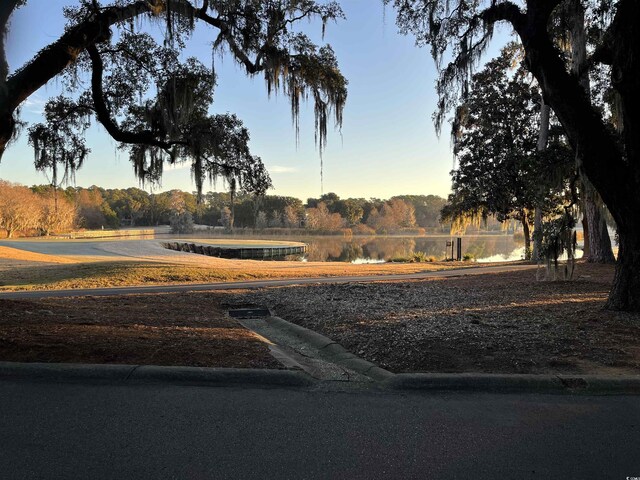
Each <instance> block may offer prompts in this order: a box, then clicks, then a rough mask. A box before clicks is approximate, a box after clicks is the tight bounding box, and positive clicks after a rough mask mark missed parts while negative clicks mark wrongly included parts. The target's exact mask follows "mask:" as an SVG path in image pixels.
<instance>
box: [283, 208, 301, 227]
mask: <svg viewBox="0 0 640 480" xmlns="http://www.w3.org/2000/svg"><path fill="white" fill-rule="evenodd" d="M301 218H302V215H301V212H300V209H298V208H296V207H294V206H293V205H287V206H286V207H284V226H285V227H287V228H299V227H300V221H301Z"/></svg>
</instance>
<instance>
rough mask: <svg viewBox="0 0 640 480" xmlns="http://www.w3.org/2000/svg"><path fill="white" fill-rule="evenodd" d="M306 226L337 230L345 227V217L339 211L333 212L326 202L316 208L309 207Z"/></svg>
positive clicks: (316, 228) (311, 228)
mask: <svg viewBox="0 0 640 480" xmlns="http://www.w3.org/2000/svg"><path fill="white" fill-rule="evenodd" d="M305 214H306V227H307V228H308V229H310V230H322V231H335V230H339V229H341V228H342V227H344V218H342V217H341V216H340V214H339V213H331V212H330V211H329V209H328V208H327V206H326V205H325V204H324V202H320V203H318V206H317V207H315V208H307V210H306V212H305Z"/></svg>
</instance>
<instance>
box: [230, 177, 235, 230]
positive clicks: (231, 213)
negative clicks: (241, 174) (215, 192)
mask: <svg viewBox="0 0 640 480" xmlns="http://www.w3.org/2000/svg"><path fill="white" fill-rule="evenodd" d="M230 193H231V212H230V214H229V230H232V231H233V223H234V221H235V216H236V200H235V197H236V186H235V180H234V181H233V186H232V187H231V192H230Z"/></svg>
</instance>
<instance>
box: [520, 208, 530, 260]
mask: <svg viewBox="0 0 640 480" xmlns="http://www.w3.org/2000/svg"><path fill="white" fill-rule="evenodd" d="M520 221H521V222H522V231H523V234H524V259H525V260H531V230H530V229H529V221H528V220H527V214H526V212H522V218H521V220H520Z"/></svg>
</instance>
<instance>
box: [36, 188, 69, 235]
mask: <svg viewBox="0 0 640 480" xmlns="http://www.w3.org/2000/svg"><path fill="white" fill-rule="evenodd" d="M39 197H40V204H41V209H40V218H39V219H38V230H40V232H41V234H42V235H45V236H49V235H51V234H52V233H54V232H66V231H69V230H72V229H73V228H74V227H75V225H76V221H77V216H78V211H77V209H76V206H75V205H74V204H73V203H71V202H70V201H69V200H67V199H66V198H64V197H62V198H56V197H57V195H56V197H54V195H53V192H52V193H51V194H46V195H40V196H39Z"/></svg>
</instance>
